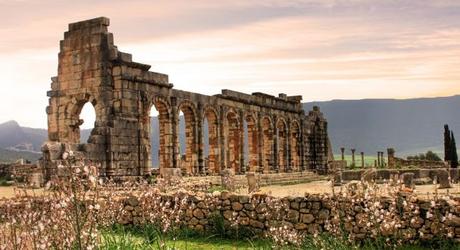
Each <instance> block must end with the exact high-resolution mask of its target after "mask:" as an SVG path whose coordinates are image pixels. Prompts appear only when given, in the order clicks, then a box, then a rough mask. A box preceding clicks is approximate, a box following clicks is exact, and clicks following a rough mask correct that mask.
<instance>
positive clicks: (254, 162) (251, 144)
mask: <svg viewBox="0 0 460 250" xmlns="http://www.w3.org/2000/svg"><path fill="white" fill-rule="evenodd" d="M244 119H245V121H246V125H247V133H248V134H247V137H248V141H247V143H248V145H247V147H248V157H249V161H248V164H249V169H248V171H251V172H255V171H257V168H258V165H259V144H258V141H259V140H258V138H259V136H258V133H257V131H258V130H257V122H256V118H255V117H254V115H253V114H246V115H245V117H244Z"/></svg>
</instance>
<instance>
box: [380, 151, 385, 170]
mask: <svg viewBox="0 0 460 250" xmlns="http://www.w3.org/2000/svg"><path fill="white" fill-rule="evenodd" d="M383 154H384V153H383V151H380V163H381V164H382V167H385V158H384V156H383Z"/></svg>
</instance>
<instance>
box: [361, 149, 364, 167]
mask: <svg viewBox="0 0 460 250" xmlns="http://www.w3.org/2000/svg"><path fill="white" fill-rule="evenodd" d="M361 167H362V168H364V152H361Z"/></svg>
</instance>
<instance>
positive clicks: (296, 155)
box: [289, 120, 301, 171]
mask: <svg viewBox="0 0 460 250" xmlns="http://www.w3.org/2000/svg"><path fill="white" fill-rule="evenodd" d="M289 145H290V149H291V150H290V164H289V165H290V169H291V170H292V171H300V163H301V162H300V125H299V123H298V122H297V121H296V120H294V121H292V122H291V129H290V135H289Z"/></svg>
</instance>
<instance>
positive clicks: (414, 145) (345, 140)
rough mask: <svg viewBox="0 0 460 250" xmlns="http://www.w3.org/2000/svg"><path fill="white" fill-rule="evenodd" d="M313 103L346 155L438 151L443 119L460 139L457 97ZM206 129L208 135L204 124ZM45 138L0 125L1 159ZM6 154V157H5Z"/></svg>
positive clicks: (40, 132) (84, 134) (32, 149)
mask: <svg viewBox="0 0 460 250" xmlns="http://www.w3.org/2000/svg"><path fill="white" fill-rule="evenodd" d="M314 105H317V106H319V107H320V109H321V111H322V112H323V113H324V114H325V116H326V118H327V119H328V122H329V135H330V138H331V142H332V145H333V149H334V152H335V153H339V152H340V147H342V146H343V147H345V148H347V149H348V151H347V153H348V154H349V153H350V152H349V149H350V148H356V150H357V151H358V152H360V151H364V152H365V153H366V155H374V154H376V152H377V151H386V148H387V147H394V148H395V149H396V153H397V155H400V156H406V155H409V154H414V153H421V152H426V151H427V150H434V151H437V152H440V153H441V152H442V151H443V131H444V130H443V129H444V128H443V126H444V124H446V123H447V124H449V126H450V127H451V129H452V130H453V131H454V133H455V132H457V141H460V96H452V97H440V98H421V99H407V100H394V99H365V100H333V101H327V102H310V103H305V104H304V109H305V110H306V112H308V110H311V109H312V107H313V106H314ZM180 120H181V122H179V125H180V126H179V138H180V144H181V152H184V149H185V128H184V122H183V117H182V116H181V117H180ZM151 124H152V134H153V136H152V159H153V165H154V166H157V165H158V148H159V145H158V144H159V139H158V135H159V129H158V118H157V117H152V120H151ZM204 131H205V134H206V133H207V132H206V131H207V128H206V126H205V129H204ZM90 132H91V130H89V129H87V130H82V131H81V141H82V142H85V141H87V139H88V137H89V134H90ZM46 138H47V131H46V129H34V128H27V127H21V126H20V125H19V124H18V123H17V122H15V121H9V122H6V123H3V124H0V149H2V150H1V151H0V161H2V159H3V158H8V159H17V158H21V157H22V158H26V159H29V158H30V159H32V158H33V156H37V155H38V154H37V153H39V152H40V147H41V145H42V143H43V142H44V141H45V140H46ZM205 141H206V139H205ZM205 146H206V144H205ZM459 148H460V146H459ZM205 152H207V149H206V148H205ZM30 153H32V155H31V154H30ZM33 153H35V154H33ZM6 155H8V157H4V156H6ZM440 156H442V153H441V154H440ZM15 157H17V158H15Z"/></svg>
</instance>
